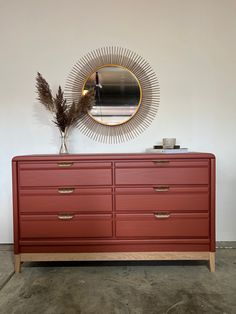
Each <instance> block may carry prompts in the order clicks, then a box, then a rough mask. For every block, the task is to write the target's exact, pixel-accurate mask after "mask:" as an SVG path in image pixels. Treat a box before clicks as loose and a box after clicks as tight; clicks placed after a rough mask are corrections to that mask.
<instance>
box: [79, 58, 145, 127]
mask: <svg viewBox="0 0 236 314" xmlns="http://www.w3.org/2000/svg"><path fill="white" fill-rule="evenodd" d="M106 67H118V68H121V69H123V70H126V71H128V72H129V73H130V74H131V75H132V76H133V78H134V79H135V80H136V82H137V85H138V88H139V102H138V104H137V109H136V111H135V113H134V114H132V116H130V117H129V118H127V119H126V120H125V121H122V122H120V123H115V124H109V123H105V122H102V121H99V120H98V119H96V118H95V117H93V116H92V114H91V113H90V112H88V114H89V115H90V117H91V118H92V119H94V120H95V121H97V123H100V124H103V125H106V126H117V125H121V124H124V123H127V122H128V121H129V120H130V119H132V118H133V116H134V115H135V114H136V113H137V111H138V110H139V107H140V104H141V101H142V87H141V84H140V82H139V80H138V79H137V77H136V76H135V75H134V73H132V72H131V71H130V70H129V69H127V68H125V67H124V66H121V65H118V64H104V65H102V66H100V67H98V68H96V69H95V70H94V72H93V73H91V74H90V75H89V76H88V77H87V78H86V80H85V82H84V85H83V87H82V93H83V92H84V88H85V85H86V83H87V81H88V80H89V78H90V77H91V76H92V75H93V74H94V73H95V72H96V71H98V70H100V69H103V68H106Z"/></svg>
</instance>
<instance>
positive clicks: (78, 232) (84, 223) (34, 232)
mask: <svg viewBox="0 0 236 314" xmlns="http://www.w3.org/2000/svg"><path fill="white" fill-rule="evenodd" d="M63 217H64V218H63ZM66 217H67V218H66ZM71 217H72V218H71ZM68 218H69V219H68ZM111 236H112V216H111V215H105V214H104V215H71V216H69V215H65V214H58V215H22V216H21V217H20V237H21V239H24V238H31V239H33V238H38V239H41V238H68V237H70V238H95V237H98V238H100V237H101V238H104V237H111Z"/></svg>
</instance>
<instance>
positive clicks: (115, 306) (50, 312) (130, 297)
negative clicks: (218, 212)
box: [0, 249, 236, 314]
mask: <svg viewBox="0 0 236 314" xmlns="http://www.w3.org/2000/svg"><path fill="white" fill-rule="evenodd" d="M0 288H1V290H0V313H1V314H12V313H14V314H38V313H40V314H41V313H42V314H54V313H55V314H77V313H81V314H93V313H96V314H113V313H114V314H126V313H127V314H154V313H155V314H156V313H160V314H164V313H165V314H173V313H178V314H182V313H185V314H192V313H199V314H202V313H207V314H213V313H220V314H235V313H236V249H218V250H217V256H216V272H215V273H210V272H209V270H208V267H207V265H206V263H205V262H125V263H124V262H113V263H111V262H109V263H108V262H106V263H104V262H103V263H94V262H90V263H68V262H67V263H25V264H24V265H23V267H22V272H21V274H14V273H13V262H12V252H10V251H7V250H4V251H2V250H1V251H0Z"/></svg>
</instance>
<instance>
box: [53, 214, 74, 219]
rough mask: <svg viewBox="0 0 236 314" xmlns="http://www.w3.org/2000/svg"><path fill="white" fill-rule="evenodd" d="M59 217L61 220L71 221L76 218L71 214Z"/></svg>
mask: <svg viewBox="0 0 236 314" xmlns="http://www.w3.org/2000/svg"><path fill="white" fill-rule="evenodd" d="M57 217H58V219H60V220H71V219H72V218H73V217H74V215H71V214H59V215H58V216H57Z"/></svg>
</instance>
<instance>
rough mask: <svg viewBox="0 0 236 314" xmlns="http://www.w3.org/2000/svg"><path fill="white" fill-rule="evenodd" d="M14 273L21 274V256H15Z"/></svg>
mask: <svg viewBox="0 0 236 314" xmlns="http://www.w3.org/2000/svg"><path fill="white" fill-rule="evenodd" d="M14 258H15V272H16V273H20V272H21V254H15V256H14Z"/></svg>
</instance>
